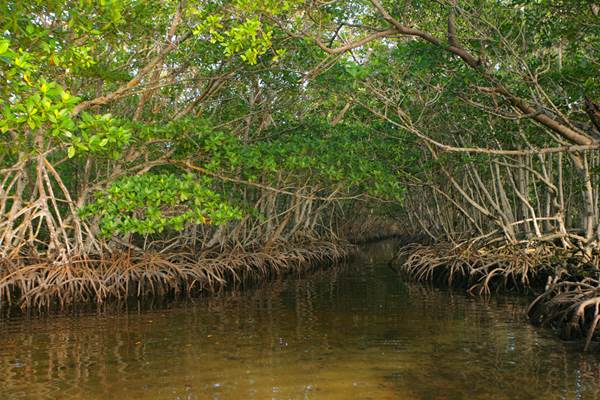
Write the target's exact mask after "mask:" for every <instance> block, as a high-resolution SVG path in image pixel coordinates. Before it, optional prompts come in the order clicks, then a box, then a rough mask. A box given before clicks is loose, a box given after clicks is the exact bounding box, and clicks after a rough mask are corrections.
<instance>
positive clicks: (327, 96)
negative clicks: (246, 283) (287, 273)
mask: <svg viewBox="0 0 600 400" xmlns="http://www.w3.org/2000/svg"><path fill="white" fill-rule="evenodd" d="M599 12H600V5H599V4H597V3H595V2H593V1H587V0H537V1H520V0H507V1H473V0H460V1H459V0H442V1H438V2H426V1H400V2H398V1H386V0H347V1H336V2H305V1H302V0H258V1H251V0H232V1H228V0H215V1H212V0H207V1H205V0H188V1H185V0H181V1H175V0H173V1H166V0H156V1H152V0H151V1H137V0H97V1H94V0H81V1H69V0H51V1H36V0H32V1H25V2H24V1H4V2H3V3H2V9H1V10H0V15H1V19H0V25H1V29H2V30H1V32H2V34H1V36H0V75H1V76H2V79H1V80H0V91H1V93H2V95H1V97H0V106H1V107H2V116H1V117H0V143H1V147H0V171H1V173H0V258H1V259H2V268H3V269H2V275H3V277H4V278H3V280H2V281H1V283H0V285H1V286H0V289H1V293H2V296H3V298H4V299H5V300H11V299H16V298H18V297H19V296H21V297H22V298H23V299H25V300H21V301H22V304H23V305H29V304H31V302H33V303H36V304H38V303H40V302H41V303H44V304H49V303H50V302H51V301H52V299H54V298H55V296H58V297H60V300H61V301H65V302H69V301H76V300H81V299H84V300H89V299H92V298H96V299H104V298H107V297H110V296H111V295H114V294H115V293H113V292H112V291H111V293H105V292H103V290H101V289H96V286H94V285H92V286H93V287H94V288H95V289H93V290H92V289H90V287H89V286H85V285H84V284H81V286H77V287H71V289H69V290H71V292H70V293H71V294H70V295H69V296H66V297H68V299H66V298H62V297H61V296H60V295H59V294H60V293H61V291H62V290H64V286H61V285H62V284H63V283H61V282H63V281H64V280H67V281H68V280H69V278H68V277H69V276H71V275H70V274H75V275H76V276H78V277H79V278H81V277H82V276H87V275H86V274H90V273H92V272H91V271H96V270H99V269H107V268H108V269H109V270H111V268H113V269H114V268H115V267H114V265H117V264H118V265H121V267H119V268H129V267H127V265H128V264H127V262H124V261H122V260H123V259H124V258H123V257H125V259H127V257H133V255H135V257H140V255H144V254H159V255H161V254H162V255H164V257H163V258H164V259H167V258H169V257H171V255H173V254H187V256H186V257H184V258H185V261H182V260H181V259H177V260H178V262H179V263H180V264H183V265H188V266H189V268H192V269H193V268H194V267H193V265H194V262H196V263H199V262H200V260H203V262H206V257H209V255H212V256H214V255H215V254H221V255H222V254H225V253H227V254H230V255H231V254H233V253H231V252H234V251H241V252H243V253H244V254H256V253H261V252H262V253H263V254H271V255H273V254H275V253H274V251H278V252H279V253H277V254H279V255H281V254H283V253H282V252H285V250H290V249H294V248H298V247H302V248H312V247H311V246H317V248H316V250H315V254H320V255H321V257H322V256H323V254H325V253H327V252H330V251H331V250H332V249H333V247H331V244H332V243H337V244H340V243H342V242H341V238H343V237H344V235H346V236H347V235H348V232H352V234H353V235H354V236H355V237H354V239H356V236H357V235H358V236H360V235H361V234H362V235H366V234H367V232H366V231H367V228H369V227H372V226H373V224H368V223H367V222H368V221H371V222H372V221H381V220H384V218H383V217H385V218H387V220H388V221H390V220H391V219H395V220H399V221H402V225H403V226H404V228H403V233H405V234H415V233H423V234H425V235H427V236H428V237H429V238H430V240H431V241H433V242H435V243H436V247H435V248H432V247H430V246H413V247H411V248H410V252H409V254H410V256H409V262H408V263H407V264H406V265H407V269H408V270H410V271H413V272H414V271H416V272H415V273H416V274H418V275H419V276H423V277H434V276H438V275H440V274H438V273H437V272H436V271H437V269H438V267H439V269H441V270H443V271H444V273H443V274H442V275H443V276H446V277H449V278H450V279H454V278H460V279H462V280H463V281H466V282H468V283H469V286H472V287H473V288H477V289H479V290H480V291H482V292H485V291H488V290H489V289H490V288H491V287H493V286H497V285H498V284H502V285H503V286H506V285H508V286H510V287H528V286H529V285H531V283H532V282H538V283H539V282H542V284H541V286H542V287H543V286H544V284H546V283H547V285H546V289H547V292H545V293H544V294H542V298H543V299H546V300H544V301H538V302H536V303H535V305H536V307H534V308H535V310H532V316H535V318H536V319H537V320H539V321H541V322H549V323H551V324H559V325H560V324H564V323H565V321H568V322H569V323H571V324H570V326H571V327H572V326H575V325H576V326H577V328H576V329H571V330H570V331H569V333H568V335H571V336H572V335H588V337H590V338H591V337H592V335H593V334H594V332H595V330H596V328H597V323H598V321H599V320H600V318H598V315H600V314H599V306H600V298H599V297H597V293H598V292H600V284H599V281H598V278H599V277H598V275H597V269H598V264H599V260H600V259H599V257H600V250H599V249H598V244H599V243H600V193H599V190H598V183H599V179H600V176H599V173H600V156H599V153H598V149H599V148H600V143H599V140H600V62H599V60H600V16H599ZM357 226H359V227H361V229H358V230H357V229H356V227H357ZM370 234H372V232H371V233H370ZM275 249H277V250H275ZM323 249H325V250H323ZM342 253H343V251H342V252H340V253H339V254H342ZM119 257H120V258H119ZM115 258H118V259H119V260H121V261H120V264H119V263H116V262H115V261H114V260H115ZM159 258H160V257H159ZM284 258H285V257H284ZM306 259H310V256H306ZM111 260H112V261H111ZM190 260H194V261H193V262H192V261H190ZM171 261H172V260H171ZM171 261H169V263H170V264H169V265H172V263H171ZM265 262H266V261H265V260H264V259H261V261H257V262H256V264H257V265H255V267H257V268H260V269H261V270H268V269H269V267H268V265H266V267H265V265H264V264H265ZM100 264H101V265H102V267H100V266H99V265H100ZM147 264H148V263H138V264H135V265H136V267H135V268H130V270H132V269H133V270H136V271H138V273H137V275H136V274H133V275H127V276H126V277H125V278H123V279H125V280H126V281H127V282H134V283H135V284H136V285H143V284H148V283H149V282H150V283H153V282H162V283H165V282H166V278H163V277H161V276H160V271H161V269H160V268H158V269H156V271H155V270H154V269H153V271H155V272H153V273H152V274H150V273H148V274H145V273H143V272H139V271H141V270H144V268H150V267H145V266H147ZM259 264H260V265H259ZM267 264H268V262H267ZM203 265H204V264H203ZM449 265H451V266H452V267H451V268H449V267H448V266H449ZM204 267H205V266H203V267H202V268H204ZM152 268H156V262H155V263H154V264H153V267H152ZM170 268H171V267H170ZM172 268H175V267H172ZM207 268H208V267H207ZM210 268H213V267H210ZM210 268H209V269H210ZM214 268H217V267H214ZM225 268H227V267H225ZM117 269H118V268H117ZM229 270H230V273H231V274H233V275H234V276H236V277H237V276H238V272H237V270H236V269H235V268H229ZM56 271H61V272H60V273H59V272H56ZM74 271H75V272H74ZM111 271H112V270H111ZM92 274H93V273H92ZM184 275H185V274H180V273H175V276H179V277H180V279H182V280H183V281H185V280H186V279H187V278H181V276H184ZM106 276H110V274H108V273H107V275H106ZM106 276H105V278H103V279H109V278H106ZM79 278H78V279H79ZM226 278H227V277H225V276H224V275H219V278H218V279H217V281H222V280H225V279H226ZM169 279H170V278H169ZM174 279H175V280H177V279H179V278H174ZM189 279H191V281H192V282H196V280H195V279H196V277H193V278H189ZM80 280H85V279H84V278H81V279H80ZM17 281H18V282H17ZM41 282H43V284H42V283H41ZM143 282H146V283H143ZM169 282H170V281H169ZM57 285H58V286H57ZM78 285H79V284H78ZM127 285H128V284H125V286H127ZM182 285H183V286H181V287H179V286H177V285H175V286H174V287H175V288H176V289H182V288H185V289H188V290H189V286H190V285H189V282H188V283H187V284H184V283H182ZM40 286H43V288H44V289H43V290H42V289H39V287H40ZM150 286H152V287H154V286H153V284H151V285H150ZM167 286H169V287H173V285H172V284H171V283H169V285H167ZM191 286H194V284H191ZM117 287H118V285H117ZM48 288H50V289H48ZM61 288H62V289H61ZM115 291H116V292H119V289H118V288H117V289H115ZM74 293H78V294H77V295H75V294H74ZM138 293H139V292H138ZM574 293H580V295H575V294H574ZM28 294H29V295H28ZM118 295H119V296H120V295H122V293H119V294H118ZM40 299H44V300H43V301H42V300H40ZM573 324H574V325H573ZM573 332H574V333H573Z"/></svg>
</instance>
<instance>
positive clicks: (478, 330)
mask: <svg viewBox="0 0 600 400" xmlns="http://www.w3.org/2000/svg"><path fill="white" fill-rule="evenodd" d="M392 247H393V243H392V242H381V243H378V244H375V245H370V246H368V247H366V248H365V250H364V252H363V253H362V255H361V256H359V257H358V258H356V259H355V260H353V261H352V262H349V263H347V264H345V265H341V266H337V267H334V268H329V269H326V270H321V271H318V272H314V273H311V274H308V275H304V276H302V277H293V276H288V277H285V278H282V279H280V280H277V281H274V282H270V283H268V284H265V285H263V286H262V287H259V288H254V289H249V290H245V291H243V292H228V293H225V294H223V295H221V296H217V297H213V298H204V299H198V300H195V301H193V302H190V301H188V302H186V303H183V304H182V303H179V304H175V305H172V306H169V307H167V308H162V309H158V310H145V311H135V310H134V311H129V312H128V313H121V314H110V313H108V314H106V313H105V314H102V315H100V314H88V315H79V316H75V317H68V316H58V317H56V316H55V317H51V318H49V317H46V318H29V319H26V318H22V317H21V318H13V319H10V320H4V321H2V322H0V329H1V331H0V373H1V378H0V381H1V385H0V399H3V400H8V399H65V400H69V399H86V400H87V399H119V400H121V399H122V400H125V399H186V400H187V399H407V400H408V399H411V400H412V399H486V400H487V399H597V398H600V363H599V360H600V357H598V356H594V355H583V354H580V353H579V352H577V351H576V348H575V347H574V345H570V344H565V343H562V342H560V341H558V340H557V339H555V338H554V337H553V336H552V335H551V333H549V332H546V331H543V330H539V329H536V328H533V327H531V326H529V325H528V324H527V323H526V322H525V320H524V317H523V308H524V304H523V301H520V300H518V299H514V298H512V299H511V298H494V299H491V300H488V301H485V300H482V299H475V298H469V297H468V296H465V295H463V294H462V293H458V292H451V291H447V290H439V289H431V288H425V287H423V286H420V285H416V284H414V283H407V282H404V281H402V280H401V279H400V278H399V277H398V276H397V275H396V274H395V273H394V272H393V271H392V270H391V269H390V268H388V267H387V265H386V263H385V261H386V260H387V259H388V258H389V257H390V255H391V250H392Z"/></svg>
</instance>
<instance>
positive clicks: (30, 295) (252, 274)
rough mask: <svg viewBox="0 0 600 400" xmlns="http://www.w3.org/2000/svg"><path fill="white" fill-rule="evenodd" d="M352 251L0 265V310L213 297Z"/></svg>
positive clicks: (146, 255) (330, 247) (320, 246)
mask: <svg viewBox="0 0 600 400" xmlns="http://www.w3.org/2000/svg"><path fill="white" fill-rule="evenodd" d="M352 250H353V246H350V245H346V244H337V243H333V242H327V241H314V242H311V243H303V244H302V247H299V248H294V249H291V250H290V249H288V248H285V249H284V248H277V247H272V248H270V249H268V250H266V249H254V250H251V249H245V250H244V249H236V248H234V249H231V250H229V251H225V252H223V253H220V254H216V255H209V256H200V257H199V256H195V255H194V254H193V253H192V252H174V253H168V254H164V253H158V252H143V253H140V254H131V253H128V252H123V253H118V254H113V255H112V256H111V257H109V258H104V259H102V258H95V259H93V258H84V257H81V258H71V259H70V260H69V261H68V262H62V263H51V262H48V261H45V260H32V259H8V258H5V259H2V260H0V305H4V306H18V307H20V308H21V309H31V308H37V309H40V310H41V309H44V308H50V307H55V306H58V307H60V308H63V307H65V306H67V305H72V304H76V303H90V302H96V303H103V302H105V301H107V300H124V299H127V298H130V297H137V298H142V297H150V296H165V295H181V294H183V295H190V294H192V293H196V292H203V291H204V292H212V291H215V290H218V289H221V288H223V287H224V286H227V285H235V284H239V283H241V282H244V281H246V280H251V279H258V278H266V277H269V276H272V275H276V274H280V273H283V272H286V271H301V270H303V269H307V268H310V267H312V266H315V265H317V264H321V263H326V262H333V261H337V260H340V259H342V258H344V257H346V256H348V255H349V254H350V252H351V251H352Z"/></svg>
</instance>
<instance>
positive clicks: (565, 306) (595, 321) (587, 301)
mask: <svg viewBox="0 0 600 400" xmlns="http://www.w3.org/2000/svg"><path fill="white" fill-rule="evenodd" d="M527 314H528V316H529V319H530V321H531V322H532V323H534V324H538V325H542V326H550V327H552V328H555V329H557V330H558V331H559V332H560V335H561V337H562V338H564V339H585V345H584V350H588V349H589V347H590V345H591V343H592V341H593V340H594V339H595V338H596V337H597V336H598V333H599V328H600V326H598V325H599V322H600V280H598V279H597V278H583V279H582V280H580V281H560V282H555V283H553V284H552V285H550V286H549V287H548V288H547V289H546V290H545V291H544V292H543V293H542V294H540V295H539V296H537V297H536V298H535V300H534V301H533V302H532V303H531V305H530V306H529V308H528V310H527Z"/></svg>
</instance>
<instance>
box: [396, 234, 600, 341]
mask: <svg viewBox="0 0 600 400" xmlns="http://www.w3.org/2000/svg"><path fill="white" fill-rule="evenodd" d="M594 257H596V258H597V255H594ZM394 262H395V263H396V264H398V265H399V269H400V271H402V272H404V273H406V274H408V275H409V276H411V277H413V278H415V279H417V280H419V281H431V282H438V283H445V284H448V285H451V286H461V287H465V288H466V289H467V290H468V291H469V293H472V294H478V295H486V294H490V293H491V291H492V290H501V289H502V290H506V289H516V290H521V291H528V292H533V291H536V290H537V291H538V292H539V291H541V292H542V293H541V294H539V295H538V296H537V297H536V298H535V299H534V300H533V302H532V303H531V305H530V306H529V308H528V311H527V314H528V317H529V319H530V321H531V322H532V323H534V324H537V325H543V326H549V327H552V328H554V329H556V330H558V331H559V332H560V335H561V337H563V338H564V339H584V340H585V345H584V349H585V350H587V349H589V348H590V345H591V343H592V342H593V341H594V340H595V339H597V338H598V336H599V334H600V272H599V270H598V268H597V267H596V264H595V262H592V261H591V260H590V257H589V254H584V253H583V252H581V251H580V249H565V248H561V247H556V246H553V245H551V244H547V243H544V244H540V245H539V246H535V247H532V246H528V247H521V246H519V245H503V246H476V244H475V243H474V242H464V243H461V244H459V245H455V244H450V243H445V244H435V245H421V244H411V245H408V246H405V247H403V248H402V250H401V251H400V252H399V254H398V255H397V256H396V258H395V260H394Z"/></svg>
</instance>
